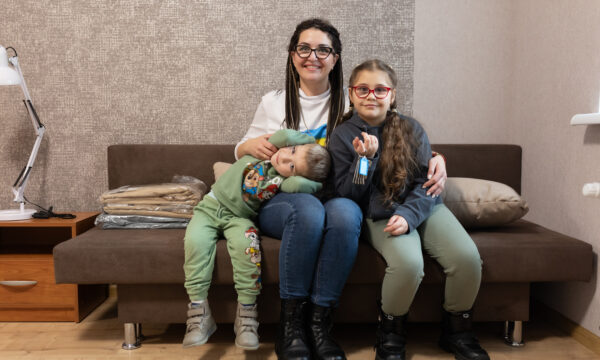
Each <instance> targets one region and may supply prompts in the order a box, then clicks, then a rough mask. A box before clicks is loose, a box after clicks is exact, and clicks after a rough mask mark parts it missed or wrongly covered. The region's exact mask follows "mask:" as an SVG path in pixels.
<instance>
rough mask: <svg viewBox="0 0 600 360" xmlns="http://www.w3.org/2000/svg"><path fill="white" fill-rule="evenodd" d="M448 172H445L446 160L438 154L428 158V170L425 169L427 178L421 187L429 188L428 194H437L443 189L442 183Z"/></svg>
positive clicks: (444, 181) (444, 182) (443, 183)
mask: <svg viewBox="0 0 600 360" xmlns="http://www.w3.org/2000/svg"><path fill="white" fill-rule="evenodd" d="M447 178H448V174H447V173H446V160H445V159H444V157H443V156H442V155H440V154H437V155H436V156H434V157H432V158H431V159H429V171H427V179H429V180H427V181H426V182H425V184H423V187H425V188H429V189H428V190H427V194H428V195H435V196H438V195H440V194H441V193H442V191H444V185H445V184H446V179H447Z"/></svg>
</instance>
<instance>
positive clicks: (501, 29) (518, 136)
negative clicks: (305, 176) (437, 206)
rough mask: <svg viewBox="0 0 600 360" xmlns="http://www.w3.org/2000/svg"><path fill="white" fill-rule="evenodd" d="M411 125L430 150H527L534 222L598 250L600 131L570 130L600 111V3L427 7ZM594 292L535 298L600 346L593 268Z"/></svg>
mask: <svg viewBox="0 0 600 360" xmlns="http://www.w3.org/2000/svg"><path fill="white" fill-rule="evenodd" d="M414 89H415V92H414V114H415V115H416V116H417V118H420V119H421V120H422V121H423V122H424V123H425V124H426V125H427V126H428V131H429V134H430V137H431V138H432V141H433V142H438V143H440V142H451V143H485V142H497V143H502V142H507V143H514V144H518V145H521V146H522V147H523V179H522V182H523V189H522V192H523V197H524V198H525V199H526V200H527V201H528V202H529V207H530V212H529V214H528V215H527V217H526V218H527V219H528V220H531V221H535V222H537V223H539V224H541V225H544V226H546V227H548V228H550V229H552V230H556V231H559V232H562V233H564V234H567V235H570V236H573V237H575V238H578V239H581V240H584V241H586V242H588V243H590V244H592V246H593V247H594V251H595V252H596V253H598V251H599V250H600V220H599V219H598V216H599V215H600V199H598V198H585V197H583V196H582V195H581V187H582V185H583V184H584V183H586V182H592V181H600V125H595V126H570V125H569V120H570V118H571V116H573V115H574V114H576V113H589V112H598V111H599V104H598V102H599V98H600V2H598V1H595V0H579V1H566V0H553V1H547V0H518V1H516V0H515V1H508V0H507V1H476V0H470V1H469V0H460V1H459V0H455V1H448V2H441V1H436V0H424V1H423V0H419V1H417V2H416V16H415V77H414ZM595 271H596V274H595V276H594V278H593V279H592V280H591V281H590V282H587V283H584V282H574V283H567V284H545V285H538V286H535V287H534V294H535V296H536V297H538V298H540V299H541V300H542V301H544V302H545V303H547V304H548V305H550V306H552V307H553V308H555V309H557V310H559V311H560V312H561V313H563V314H564V315H566V316H568V317H569V318H571V319H572V320H574V321H575V322H577V323H579V324H581V325H582V326H584V327H585V328H586V329H588V330H590V331H592V332H594V333H595V334H597V335H600V329H599V328H598V326H599V324H600V290H599V289H600V285H599V284H598V280H597V279H598V269H597V266H596V270H595Z"/></svg>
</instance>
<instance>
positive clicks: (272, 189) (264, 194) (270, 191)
mask: <svg viewBox="0 0 600 360" xmlns="http://www.w3.org/2000/svg"><path fill="white" fill-rule="evenodd" d="M278 191H279V185H277V184H271V185H269V186H267V187H266V188H264V189H262V190H261V191H260V192H259V193H258V198H259V199H261V200H269V199H270V198H272V197H273V196H275V194H277V192H278Z"/></svg>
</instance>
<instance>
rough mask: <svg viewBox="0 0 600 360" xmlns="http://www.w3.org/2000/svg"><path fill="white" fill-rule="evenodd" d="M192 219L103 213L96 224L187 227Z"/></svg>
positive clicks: (103, 225)
mask: <svg viewBox="0 0 600 360" xmlns="http://www.w3.org/2000/svg"><path fill="white" fill-rule="evenodd" d="M189 221H190V219H185V218H174V217H164V216H146V215H112V214H107V213H104V212H103V213H101V214H100V215H98V216H97V217H96V226H100V225H101V226H102V229H185V228H186V227H187V224H188V223H189Z"/></svg>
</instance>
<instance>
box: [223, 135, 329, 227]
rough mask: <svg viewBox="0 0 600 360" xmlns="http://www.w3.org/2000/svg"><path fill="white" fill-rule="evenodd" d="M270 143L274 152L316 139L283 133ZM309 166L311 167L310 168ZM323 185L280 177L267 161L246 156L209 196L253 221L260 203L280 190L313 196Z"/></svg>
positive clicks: (274, 136) (298, 177)
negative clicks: (211, 195) (311, 194)
mask: <svg viewBox="0 0 600 360" xmlns="http://www.w3.org/2000/svg"><path fill="white" fill-rule="evenodd" d="M269 142H270V143H271V144H273V145H275V146H276V147H277V148H281V147H285V146H294V145H304V144H314V143H315V138H314V137H312V136H310V135H307V134H303V133H301V132H299V131H296V130H290V129H283V130H279V131H277V132H275V133H274V134H273V135H272V136H271V137H270V138H269ZM309 165H310V164H309ZM321 187H322V184H321V183H319V182H316V181H312V180H308V179H306V178H304V177H302V176H290V177H288V178H285V177H283V176H281V175H280V174H279V173H278V172H277V171H276V170H275V168H274V167H273V165H271V161H270V160H259V159H257V158H255V157H253V156H250V155H246V156H244V157H242V158H241V159H239V160H238V161H236V162H235V163H233V165H231V167H230V168H229V169H228V170H227V171H226V172H225V173H224V174H223V175H222V176H221V177H220V178H219V179H218V180H217V181H216V182H215V183H214V184H213V186H212V192H213V194H214V195H215V197H216V198H217V200H218V201H219V202H220V203H221V204H222V205H224V206H225V207H227V208H228V209H229V210H231V212H233V213H234V214H235V215H236V216H239V217H243V218H249V219H252V218H254V217H256V214H257V210H258V208H259V207H260V205H261V204H262V202H263V201H265V200H268V199H270V198H271V197H273V196H274V195H275V194H276V193H277V192H279V191H280V190H281V191H283V192H289V193H295V192H304V193H314V192H316V191H318V190H320V189H321Z"/></svg>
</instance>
